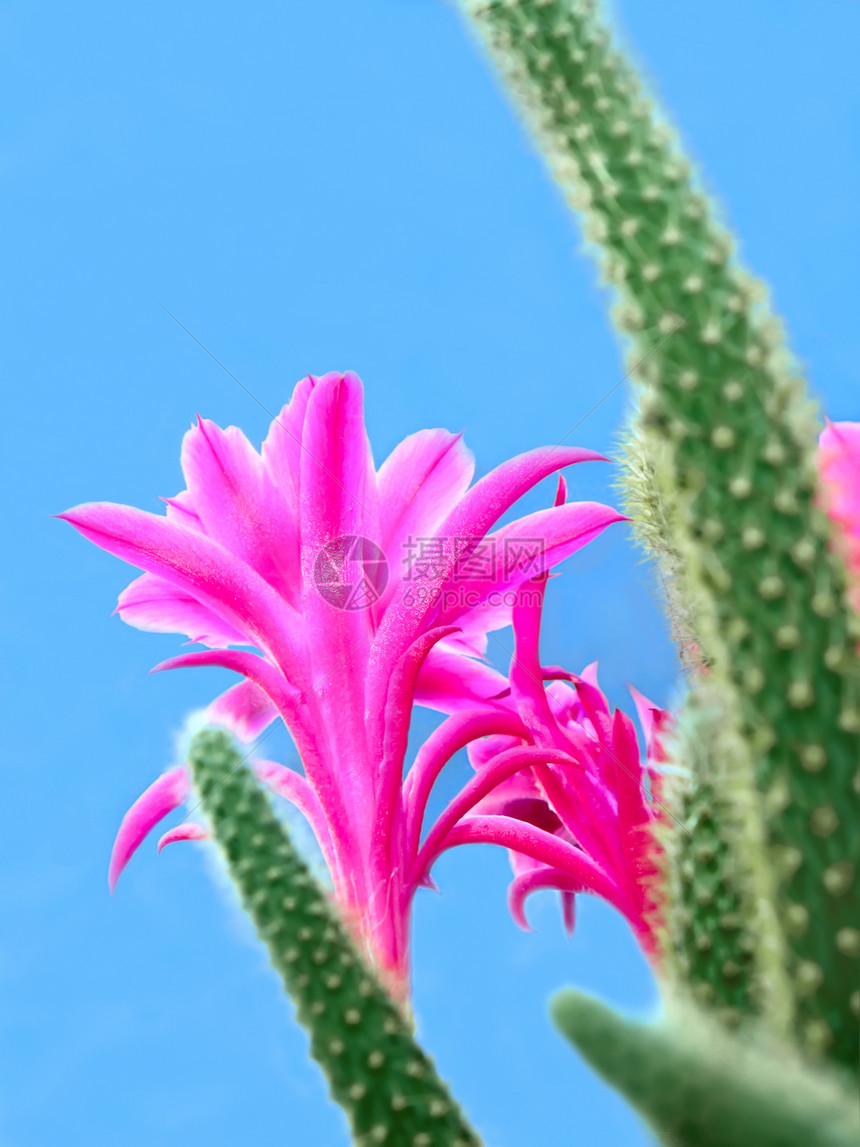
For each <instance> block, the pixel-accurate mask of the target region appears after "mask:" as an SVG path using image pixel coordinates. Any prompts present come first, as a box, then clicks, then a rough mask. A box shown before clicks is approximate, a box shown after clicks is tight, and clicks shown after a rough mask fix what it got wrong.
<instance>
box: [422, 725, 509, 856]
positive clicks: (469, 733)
mask: <svg viewBox="0 0 860 1147" xmlns="http://www.w3.org/2000/svg"><path fill="white" fill-rule="evenodd" d="M498 734H501V735H507V736H513V737H522V738H523V739H524V740H528V739H529V737H528V733H527V732H526V730H525V728H524V727H523V724H522V722H521V721H520V719H519V718H518V717H517V716H516V715H515V714H514V713H509V712H505V711H504V710H499V711H497V712H496V711H487V710H481V709H478V710H467V711H466V712H463V713H456V714H455V715H454V716H452V717H449V718H448V719H447V720H446V721H443V722H442V724H441V725H440V726H439V727H438V729H434V730H433V732H432V733H431V734H430V736H429V737H428V738H427V740H426V741H425V742H424V744H423V745H422V746H421V748H420V749H419V750H418V754H417V756H416V757H415V761H414V763H413V765H412V768H411V769H410V770H409V773H408V775H407V777H406V781H405V783H404V803H405V805H406V817H407V855H408V856H414V855H415V854H416V853H417V851H418V844H419V841H420V839H421V826H422V823H423V820H424V814H425V812H426V810H427V801H428V800H429V797H430V793H431V791H432V789H433V785H434V784H435V783H436V780H437V778H438V776H439V774H440V773H441V772H442V770H443V769H444V767H445V765H446V764H447V763H448V761H450V759H451V758H452V757H453V756H454V754H455V753H457V752H459V751H460V749H464V748H465V747H466V745H468V744H469V742H470V741H474V740H476V739H477V738H478V737H486V736H490V735H498Z"/></svg>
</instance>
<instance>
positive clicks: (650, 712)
mask: <svg viewBox="0 0 860 1147" xmlns="http://www.w3.org/2000/svg"><path fill="white" fill-rule="evenodd" d="M627 691H628V692H629V694H630V696H631V697H632V698H633V704H634V705H635V706H636V713H637V716H638V717H639V724H640V725H641V726H642V732H643V733H644V734H645V747H646V752H647V756H648V760H649V762H654V763H659V762H661V761H665V760H666V750H665V748H664V745H663V737H664V736H665V733H666V730H667V729H668V727H669V725H670V724H671V720H672V715H671V713H670V712H669V710H668V709H661V708H660V706H659V705H655V704H654V702H653V701H649V700H648V698H647V697H646V696H645V694H644V693H640V692H639V690H638V689H637V688H636V687H635V686H634V685H628V686H627Z"/></svg>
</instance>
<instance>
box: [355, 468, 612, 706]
mask: <svg viewBox="0 0 860 1147" xmlns="http://www.w3.org/2000/svg"><path fill="white" fill-rule="evenodd" d="M586 461H606V459H605V458H604V456H603V455H602V454H597V453H596V452H594V451H592V450H583V449H580V448H578V447H566V446H564V447H563V446H554V447H543V448H541V449H538V450H532V451H529V452H528V453H526V454H520V455H518V456H517V457H516V458H512V459H510V460H509V461H508V462H504V463H502V465H501V466H499V467H497V468H496V469H495V470H493V471H492V472H491V473H489V474H487V475H486V476H485V477H483V478H482V479H481V480H480V481H479V482H477V483H476V484H475V485H474V486H473V487H472V488H471V489H470V490H468V491H467V492H466V494H465V495H464V496H463V497H462V498H461V499H460V501H459V502H458V503H457V505H456V506H455V507H454V508H453V509H452V510H451V511H450V512H449V513H448V514H447V515H446V516H445V518H444V519H443V521H442V522H441V523H440V524H439V525H438V527H437V528H436V531H435V532H436V534H437V535H438V536H439V537H441V538H444V539H447V543H448V546H449V549H450V547H451V546H452V545H453V546H456V545H457V543H458V540H459V541H460V542H462V541H463V540H464V539H480V538H483V537H484V536H485V534H486V533H487V531H488V530H490V529H491V528H492V526H493V525H494V523H495V522H496V521H498V519H499V518H500V517H501V516H502V514H504V513H505V512H506V511H507V510H508V509H510V507H511V506H512V505H513V504H514V502H516V501H517V500H518V499H519V498H521V497H522V496H523V494H525V493H526V492H527V491H528V490H530V489H531V488H532V487H533V486H535V485H537V483H538V482H540V481H541V480H542V479H543V478H546V477H547V475H549V474H552V473H553V472H555V471H556V470H561V469H562V468H563V467H565V466H571V465H573V464H574V463H578V462H586ZM564 510H565V507H563V506H560V507H558V508H557V510H556V511H555V512H564ZM606 524H607V525H608V522H607V523H606ZM597 532H599V530H598V531H597ZM586 540H587V539H586ZM582 544H584V541H583V543H582ZM569 552H573V551H572V550H571V551H569ZM449 560H450V554H449ZM555 560H561V559H560V557H556V559H555ZM447 580H448V576H447V572H446V570H445V569H444V564H443V568H442V569H440V570H439V572H438V576H437V577H436V578H433V579H430V580H429V581H428V582H427V584H426V585H423V586H422V588H423V589H424V590H425V591H426V594H427V596H426V597H425V598H423V599H418V600H416V598H415V595H414V594H413V595H411V596H410V595H409V594H408V593H403V592H400V593H398V595H397V596H395V597H394V598H393V599H392V601H391V604H390V606H389V608H388V609H387V610H386V612H385V614H384V616H383V617H382V618H381V619H379V628H378V631H377V633H376V636H375V637H374V643H373V653H372V655H371V660H370V676H369V682H368V690H367V698H368V705H369V707H370V708H371V709H373V708H374V707H376V706H378V705H380V704H381V703H382V698H383V696H384V691H385V680H386V674H387V671H388V666H389V665H390V663H391V659H392V657H396V656H399V655H400V654H401V653H402V652H403V651H404V650H405V649H407V648H408V646H409V645H410V644H411V643H412V641H413V640H414V639H415V636H416V634H417V633H418V632H420V630H421V628H422V626H424V625H425V624H435V625H440V624H448V623H449V622H451V621H453V620H454V619H455V616H456V617H459V615H460V614H462V613H465V612H466V610H467V609H471V608H474V607H475V606H478V605H480V604H481V603H482V602H483V601H484V600H486V596H481V595H478V596H475V595H472V598H471V604H469V603H468V602H466V601H465V600H463V595H462V594H461V595H460V598H459V599H457V600H460V601H461V605H460V608H459V609H458V610H456V611H455V610H454V605H455V604H456V601H455V600H452V601H449V602H448V605H447V607H446V606H444V605H443V606H442V607H441V611H440V608H439V606H438V604H437V602H438V598H437V594H438V592H439V590H440V589H441V587H442V586H443V584H444V583H445V582H446V581H447ZM520 580H522V578H521V579H520ZM451 588H452V589H453V588H454V587H451ZM446 609H448V610H450V613H451V616H450V617H449V616H448V613H447V612H446ZM431 613H432V614H435V620H434V621H431V622H429V623H428V622H426V619H427V617H428V615H429V614H431Z"/></svg>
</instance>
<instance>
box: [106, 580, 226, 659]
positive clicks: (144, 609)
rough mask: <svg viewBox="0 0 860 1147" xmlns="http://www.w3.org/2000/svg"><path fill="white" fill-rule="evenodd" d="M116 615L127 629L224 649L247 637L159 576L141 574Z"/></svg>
mask: <svg viewBox="0 0 860 1147" xmlns="http://www.w3.org/2000/svg"><path fill="white" fill-rule="evenodd" d="M116 612H117V613H118V614H119V615H120V617H121V618H122V619H123V621H124V622H125V623H126V624H127V625H132V626H134V628H135V629H143V630H146V631H148V632H149V633H184V634H185V636H186V637H188V638H189V639H190V640H191V641H199V642H200V643H201V645H209V646H211V647H213V648H215V649H223V648H224V647H225V646H227V645H244V644H247V641H248V639H247V637H246V636H245V635H244V634H242V633H241V632H240V631H239V630H238V629H237V628H235V626H232V625H230V624H229V622H227V621H225V620H224V618H222V617H219V616H218V614H217V613H216V612H215V611H214V610H212V609H210V608H209V607H208V606H206V605H203V604H202V602H199V601H198V600H197V598H196V597H192V596H191V595H190V594H189V593H187V592H186V591H185V590H183V589H180V588H179V587H178V586H176V585H174V584H173V583H172V582H169V581H165V580H164V578H160V577H157V576H156V575H155V574H149V573H145V574H141V575H140V577H138V578H135V579H134V581H133V582H131V584H130V585H128V586H126V588H125V589H124V590H123V591H122V593H121V594H120V595H119V600H118V601H117V607H116Z"/></svg>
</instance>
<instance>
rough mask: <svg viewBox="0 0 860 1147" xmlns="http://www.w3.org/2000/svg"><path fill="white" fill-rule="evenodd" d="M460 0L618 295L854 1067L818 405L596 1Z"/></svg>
mask: <svg viewBox="0 0 860 1147" xmlns="http://www.w3.org/2000/svg"><path fill="white" fill-rule="evenodd" d="M464 7H465V10H466V12H467V13H468V15H469V16H470V17H471V18H472V21H473V24H474V26H475V28H476V29H477V31H478V32H479V34H480V35H481V37H482V39H483V40H484V42H485V44H486V46H487V48H488V51H489V53H490V55H491V57H492V58H493V59H494V60H495V61H496V63H497V64H498V66H499V68H500V71H501V73H502V75H503V76H504V78H505V80H506V81H507V83H508V85H509V87H510V89H511V91H512V93H513V95H514V97H515V99H516V102H517V104H518V106H519V107H520V109H521V110H522V111H523V113H524V115H525V117H526V119H527V121H528V122H529V124H530V125H531V127H532V128H533V130H534V132H535V135H536V138H537V141H538V143H539V145H540V147H541V148H542V150H543V151H544V152H545V154H546V157H547V159H548V161H549V163H550V166H551V168H552V170H553V173H554V174H555V176H556V178H557V179H558V181H559V183H560V184H561V187H562V189H563V190H564V192H565V193H566V195H567V198H568V200H569V202H570V204H571V205H572V206H573V207H574V209H575V210H577V211H579V212H581V213H582V214H583V216H584V224H583V231H584V234H585V237H586V239H587V240H588V241H589V242H590V243H591V244H592V245H593V246H594V248H595V249H596V250H597V252H598V254H599V258H600V262H601V267H602V271H603V275H604V277H605V279H606V281H607V282H608V283H609V284H610V285H611V286H613V287H614V288H615V289H616V291H617V292H618V295H619V303H618V305H617V306H616V308H615V312H614V318H615V321H616V323H617V325H618V327H619V329H620V330H621V331H622V332H623V333H624V335H625V337H628V338H629V339H630V340H631V342H632V356H633V359H634V360H635V361H636V362H638V363H640V364H641V365H640V367H639V368H638V370H636V371H635V372H634V377H635V378H636V379H637V381H638V384H639V387H640V409H641V414H640V417H641V418H642V420H643V422H644V424H645V425H646V427H647V428H648V431H649V434H652V435H654V436H655V437H656V438H659V440H660V442H661V447H662V450H663V458H662V461H661V465H660V467H659V468H658V469H657V470H656V481H657V483H658V486H659V490H658V493H657V500H658V501H659V502H660V503H661V504H662V505H663V506H665V507H666V514H665V517H666V521H667V522H668V524H669V527H670V529H671V531H672V534H673V552H674V553H675V554H676V555H678V557H679V559H680V560H681V562H682V564H683V567H684V577H683V582H684V584H683V586H682V587H681V589H682V592H683V594H684V595H685V596H687V597H688V599H689V600H692V601H693V602H694V603H695V607H694V611H693V612H694V614H695V618H696V622H697V626H698V631H699V634H700V640H701V642H702V645H703V649H704V652H705V655H706V658H707V660H708V661H709V662H711V663H712V670H711V671H712V673H713V674H714V676H715V677H716V678H718V679H719V683H720V684H721V685H725V687H726V688H727V689H728V690H729V695H730V696H731V698H732V704H733V705H734V706H735V707H736V708H737V710H738V712H739V714H740V728H741V730H742V732H743V736H744V738H745V740H746V741H747V744H748V745H749V747H750V751H751V753H752V754H753V758H754V762H755V765H754V767H755V776H756V786H757V789H758V791H759V793H760V794H761V801H760V808H759V813H758V815H759V817H760V820H761V823H762V826H763V839H764V840H765V842H766V847H767V850H768V860H769V863H771V864H772V865H773V866H774V869H775V871H776V873H777V879H776V881H775V883H776V884H777V886H778V891H777V908H778V915H779V920H780V924H781V927H782V929H783V930H784V933H785V936H786V938H787V946H786V951H787V953H788V968H787V974H788V976H789V978H790V981H791V983H792V987H793V994H794V1012H795V1016H796V1020H795V1023H796V1032H797V1037H798V1039H799V1041H800V1042H801V1044H802V1045H803V1046H804V1047H805V1048H807V1049H810V1050H813V1049H815V1050H818V1051H822V1052H826V1053H827V1054H828V1055H830V1056H831V1057H833V1059H835V1060H836V1061H837V1062H839V1063H842V1064H846V1065H851V1067H852V1068H854V1069H856V1067H857V1051H858V1039H859V1038H860V1025H858V991H857V984H858V967H860V930H858V926H857V923H858V885H857V879H856V877H857V868H858V864H860V834H858V833H857V832H856V823H855V822H856V807H857V793H856V788H855V785H856V784H857V781H856V777H857V773H858V761H860V660H858V655H857V652H856V645H857V639H858V619H857V616H856V614H854V613H853V612H852V610H851V608H850V606H849V604H848V602H847V600H846V596H845V570H844V567H843V566H842V563H841V562H840V560H839V559H838V558H837V557H835V556H834V554H833V553H832V552H831V550H830V547H829V540H830V527H829V523H828V522H827V519H826V517H825V515H824V513H823V512H822V511H821V510H820V509H819V508H818V506H817V504H816V503H817V479H816V468H815V452H816V437H817V429H818V426H817V422H816V417H815V413H814V410H813V408H812V405H811V403H810V402H809V400H808V398H807V395H806V390H805V386H804V384H803V381H802V380H801V379H800V378H799V377H798V375H797V370H796V366H795V364H794V361H793V359H792V357H791V355H790V353H789V351H788V350H787V348H786V344H785V341H784V336H783V331H782V327H781V324H780V323H779V321H778V320H777V319H776V318H775V317H774V316H773V314H772V313H771V312H770V310H769V309H768V307H767V305H766V301H765V299H766V292H765V291H764V290H763V288H762V286H761V284H760V283H757V282H756V281H755V280H753V279H752V277H751V276H750V275H749V274H748V273H747V272H746V271H745V270H744V269H743V268H742V267H741V266H740V265H739V264H738V263H737V262H736V261H735V260H733V258H732V242H731V239H730V236H729V235H728V233H727V231H726V230H725V229H724V228H723V227H722V226H721V225H720V224H719V223H718V222H717V220H716V218H715V212H714V208H713V205H712V204H711V203H710V201H709V200H708V198H707V197H706V196H705V195H704V194H702V192H701V190H700V188H699V186H698V185H697V183H695V182H694V181H693V179H692V177H691V171H690V164H689V163H688V162H687V160H686V159H685V158H684V157H683V155H682V154H681V151H680V147H679V145H678V143H677V141H676V139H675V135H674V132H673V131H672V130H671V129H670V128H669V127H668V125H667V124H666V122H665V121H664V120H663V119H662V117H661V116H660V115H659V113H658V112H657V110H656V108H655V105H654V103H653V101H652V100H651V99H649V98H648V97H647V95H646V94H645V93H644V91H643V85H642V81H641V80H640V78H639V76H638V75H637V73H636V71H635V70H634V68H633V67H632V65H631V64H630V63H629V62H628V60H627V59H626V58H625V57H624V55H623V54H622V53H621V52H620V51H619V49H618V47H617V46H616V44H615V43H614V42H613V37H612V35H611V34H610V32H609V30H608V28H607V27H606V26H605V25H604V23H603V22H602V21H601V19H600V18H599V15H598V14H596V12H595V5H594V4H593V3H591V2H586V0H498V2H494V3H488V2H486V0H465V2H464Z"/></svg>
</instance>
